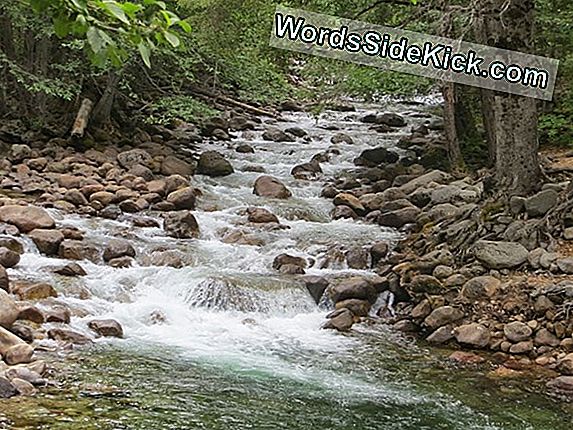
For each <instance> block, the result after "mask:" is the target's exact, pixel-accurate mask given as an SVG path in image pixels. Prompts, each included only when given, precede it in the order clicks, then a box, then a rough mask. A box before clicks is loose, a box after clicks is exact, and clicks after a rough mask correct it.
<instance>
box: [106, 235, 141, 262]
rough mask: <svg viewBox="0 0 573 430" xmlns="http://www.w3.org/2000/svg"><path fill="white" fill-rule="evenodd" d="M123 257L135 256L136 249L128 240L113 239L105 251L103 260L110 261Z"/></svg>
mask: <svg viewBox="0 0 573 430" xmlns="http://www.w3.org/2000/svg"><path fill="white" fill-rule="evenodd" d="M121 257H132V258H133V257H135V249H134V248H133V245H131V243H129V242H128V241H127V240H122V239H113V240H111V241H110V242H109V243H108V244H107V246H106V247H105V250H104V251H103V261H105V262H109V261H111V260H113V259H116V258H121Z"/></svg>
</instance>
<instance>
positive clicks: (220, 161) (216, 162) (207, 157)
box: [197, 151, 234, 177]
mask: <svg viewBox="0 0 573 430" xmlns="http://www.w3.org/2000/svg"><path fill="white" fill-rule="evenodd" d="M233 172H234V169H233V166H232V165H231V163H229V161H227V160H226V159H225V157H224V156H223V154H221V153H219V152H217V151H207V152H204V153H202V154H201V157H199V163H198V165H197V173H198V174H200V175H207V176H213V177H216V176H227V175H230V174H231V173H233Z"/></svg>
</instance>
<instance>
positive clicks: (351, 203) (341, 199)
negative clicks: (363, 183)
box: [333, 193, 366, 213]
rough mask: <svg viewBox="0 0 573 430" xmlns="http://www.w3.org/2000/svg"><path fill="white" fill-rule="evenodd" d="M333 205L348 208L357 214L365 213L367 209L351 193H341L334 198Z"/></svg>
mask: <svg viewBox="0 0 573 430" xmlns="http://www.w3.org/2000/svg"><path fill="white" fill-rule="evenodd" d="M333 203H334V205H335V206H348V207H349V208H352V210H353V211H354V212H356V213H363V212H364V211H365V210H366V209H365V208H364V206H363V205H362V203H361V202H360V200H359V199H358V198H357V197H355V196H353V195H352V194H349V193H339V194H337V195H336V197H334V200H333Z"/></svg>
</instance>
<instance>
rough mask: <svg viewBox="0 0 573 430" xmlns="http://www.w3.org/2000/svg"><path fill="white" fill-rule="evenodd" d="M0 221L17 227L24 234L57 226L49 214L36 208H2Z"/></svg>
mask: <svg viewBox="0 0 573 430" xmlns="http://www.w3.org/2000/svg"><path fill="white" fill-rule="evenodd" d="M0 221H2V222H5V223H8V224H12V225H15V226H16V227H18V230H20V232H22V233H28V232H30V231H32V230H34V229H36V228H54V227H55V226H56V222H55V221H54V220H53V218H52V217H51V216H50V215H49V214H48V212H46V211H45V210H44V209H42V208H39V207H36V206H17V205H8V206H2V207H0Z"/></svg>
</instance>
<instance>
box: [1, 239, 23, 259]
mask: <svg viewBox="0 0 573 430" xmlns="http://www.w3.org/2000/svg"><path fill="white" fill-rule="evenodd" d="M0 248H8V249H9V250H10V251H14V252H15V253H16V254H20V255H22V254H23V253H24V245H22V243H21V242H20V241H18V239H15V238H13V237H11V236H0Z"/></svg>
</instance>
